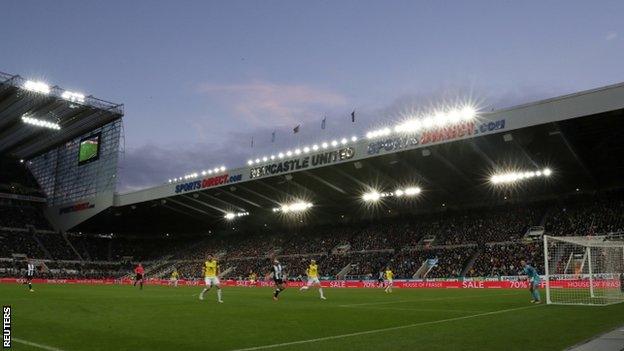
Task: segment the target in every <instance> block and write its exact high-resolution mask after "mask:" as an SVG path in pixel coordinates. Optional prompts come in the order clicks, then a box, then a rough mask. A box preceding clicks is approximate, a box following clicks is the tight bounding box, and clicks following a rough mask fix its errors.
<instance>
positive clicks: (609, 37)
mask: <svg viewBox="0 0 624 351" xmlns="http://www.w3.org/2000/svg"><path fill="white" fill-rule="evenodd" d="M617 37H618V33H617V32H609V33H607V35H605V40H606V41H611V40H615V39H617Z"/></svg>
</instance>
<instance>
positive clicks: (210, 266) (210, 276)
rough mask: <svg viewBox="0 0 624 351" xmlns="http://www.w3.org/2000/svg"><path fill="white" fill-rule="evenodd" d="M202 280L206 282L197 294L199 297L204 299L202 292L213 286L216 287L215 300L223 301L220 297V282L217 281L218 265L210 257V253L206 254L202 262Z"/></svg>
mask: <svg viewBox="0 0 624 351" xmlns="http://www.w3.org/2000/svg"><path fill="white" fill-rule="evenodd" d="M203 271H204V282H205V283H206V287H205V288H204V290H202V292H201V293H200V294H199V299H200V300H203V299H204V294H205V293H206V291H208V290H210V288H212V287H213V286H216V287H217V302H219V303H223V300H222V299H221V284H220V282H219V265H218V264H217V260H216V259H215V258H213V257H212V255H208V259H207V260H206V262H205V263H204V268H203Z"/></svg>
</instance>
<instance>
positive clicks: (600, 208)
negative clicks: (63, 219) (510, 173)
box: [0, 190, 624, 279]
mask: <svg viewBox="0 0 624 351" xmlns="http://www.w3.org/2000/svg"><path fill="white" fill-rule="evenodd" d="M622 195H623V191H621V190H618V191H608V192H604V193H597V194H589V195H588V194H584V195H576V196H571V197H568V198H564V199H556V200H552V201H542V202H535V203H521V204H507V205H502V206H495V207H481V208H473V209H465V210H446V211H441V212H437V213H430V214H423V215H416V216H408V217H401V218H385V219H380V220H376V221H371V222H361V223H355V224H340V225H334V226H316V227H308V228H301V229H297V230H293V231H288V230H281V231H277V232H271V233H269V232H267V231H265V232H254V233H237V234H234V235H227V236H212V237H206V236H205V235H197V236H190V237H185V238H179V239H173V238H171V239H170V238H164V237H162V236H158V237H145V236H139V237H137V236H132V235H119V236H111V235H109V234H80V233H67V234H65V235H62V234H59V233H55V232H52V231H51V230H49V225H48V224H47V223H46V222H45V219H44V217H43V216H42V215H41V212H40V210H38V209H37V208H35V207H32V206H17V207H16V206H2V207H0V214H1V217H0V226H1V227H3V229H0V243H1V245H0V258H2V260H0V273H2V274H3V275H11V274H15V272H16V271H15V269H17V268H19V267H18V266H16V265H15V263H13V262H12V260H11V258H12V256H13V255H14V254H22V255H26V256H28V257H33V258H36V259H39V260H41V261H42V262H45V264H46V266H47V268H48V271H47V272H45V274H47V275H48V276H54V277H92V278H93V277H121V276H124V275H127V274H128V273H129V272H130V268H131V265H130V263H129V262H127V261H128V260H132V261H134V262H136V261H143V262H144V263H146V266H147V270H148V272H150V264H152V263H154V262H159V263H158V268H157V269H156V267H154V270H153V271H152V272H151V273H152V274H153V275H154V276H163V277H164V276H166V275H167V274H169V272H171V270H172V269H173V267H176V268H177V269H178V271H179V273H180V274H181V276H182V277H184V278H198V277H199V276H200V274H201V265H202V262H203V260H204V259H205V257H206V255H207V254H208V253H212V254H214V255H216V256H217V257H218V259H219V260H220V262H221V270H222V272H225V273H226V274H225V275H226V276H227V277H232V278H245V277H247V276H248V275H249V273H250V272H255V273H256V274H258V276H260V277H262V276H263V275H264V274H265V273H266V272H268V269H269V267H270V265H271V258H272V257H277V258H278V259H280V261H281V262H282V264H283V265H284V266H285V267H286V271H287V272H288V274H289V276H290V277H291V278H294V279H297V277H300V276H302V275H304V274H305V268H306V266H307V264H308V262H309V260H310V259H312V258H314V259H315V260H317V262H318V263H319V267H320V270H321V274H322V275H323V276H326V277H335V276H336V275H337V274H339V273H340V272H342V274H345V275H346V276H347V277H350V278H356V279H370V278H372V279H375V278H376V277H377V275H378V273H379V271H380V270H383V269H384V268H385V267H386V266H390V267H391V268H392V269H393V270H394V272H395V276H396V277H397V278H412V277H414V275H415V274H416V272H417V271H419V270H420V271H419V272H420V274H421V275H420V276H419V277H420V278H427V279H437V278H457V277H461V276H468V277H488V276H505V275H515V274H517V273H518V271H519V262H520V260H522V259H527V260H529V261H531V262H532V263H533V264H534V265H535V266H536V267H537V268H538V270H541V269H542V262H543V250H542V247H541V245H540V242H531V241H530V240H528V239H527V238H525V237H524V236H525V233H526V232H527V229H528V228H529V227H531V226H538V225H542V226H544V227H545V230H546V233H547V234H549V235H593V234H600V233H606V232H621V231H624V200H623V196H622ZM337 247H341V248H342V252H337V251H340V250H336V248H337ZM428 259H430V260H433V261H435V262H437V264H435V265H434V266H431V267H424V266H423V263H424V262H426V261H427V260H428ZM423 267H424V268H423ZM421 268H423V269H421Z"/></svg>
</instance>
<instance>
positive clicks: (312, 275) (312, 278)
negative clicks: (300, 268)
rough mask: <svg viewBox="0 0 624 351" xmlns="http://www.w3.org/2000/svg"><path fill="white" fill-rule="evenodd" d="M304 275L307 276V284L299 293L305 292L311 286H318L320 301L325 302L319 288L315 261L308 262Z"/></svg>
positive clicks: (321, 289) (319, 282) (321, 290)
mask: <svg viewBox="0 0 624 351" xmlns="http://www.w3.org/2000/svg"><path fill="white" fill-rule="evenodd" d="M306 274H307V275H308V283H307V284H306V285H304V286H302V287H301V289H299V291H306V290H308V289H309V288H310V287H311V286H312V285H316V286H318V291H319V294H320V295H321V300H325V295H323V288H322V287H321V281H320V280H319V273H318V265H317V264H316V260H310V266H308V269H307V270H306Z"/></svg>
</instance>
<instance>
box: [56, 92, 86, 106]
mask: <svg viewBox="0 0 624 351" xmlns="http://www.w3.org/2000/svg"><path fill="white" fill-rule="evenodd" d="M61 97H62V98H63V99H65V100H67V101H70V102H77V103H81V104H82V103H84V101H85V96H84V95H83V94H80V93H75V92H73V91H65V92H63V94H61Z"/></svg>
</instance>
